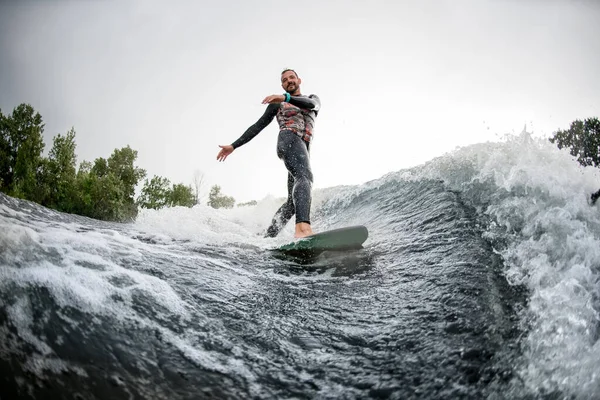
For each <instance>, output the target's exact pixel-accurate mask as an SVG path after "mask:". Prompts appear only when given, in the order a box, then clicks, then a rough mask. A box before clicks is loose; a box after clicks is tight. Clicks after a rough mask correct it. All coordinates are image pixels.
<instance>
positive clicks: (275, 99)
mask: <svg viewBox="0 0 600 400" xmlns="http://www.w3.org/2000/svg"><path fill="white" fill-rule="evenodd" d="M284 101H285V96H284V95H282V94H272V95H270V96H267V97H265V99H264V100H263V101H262V103H263V104H277V103H283V102H284Z"/></svg>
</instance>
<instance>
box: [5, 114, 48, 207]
mask: <svg viewBox="0 0 600 400" xmlns="http://www.w3.org/2000/svg"><path fill="white" fill-rule="evenodd" d="M43 133H44V124H43V121H42V117H41V115H40V114H39V113H36V112H35V110H34V109H33V107H31V106H30V105H29V104H21V105H19V106H17V107H15V109H14V110H13V112H12V115H10V116H5V115H3V114H2V113H1V112H0V157H1V158H2V161H0V180H1V181H2V190H3V191H5V192H7V193H8V194H10V195H13V196H16V197H21V198H25V199H29V200H32V201H37V202H39V200H40V199H39V198H38V196H39V193H40V191H39V190H38V188H37V176H38V174H39V173H40V169H41V168H42V161H41V160H42V152H43V150H44V140H43Z"/></svg>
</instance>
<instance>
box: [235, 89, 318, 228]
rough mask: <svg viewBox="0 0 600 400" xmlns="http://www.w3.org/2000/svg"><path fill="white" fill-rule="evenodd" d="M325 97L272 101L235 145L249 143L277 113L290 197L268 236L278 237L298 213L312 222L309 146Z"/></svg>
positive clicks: (279, 149)
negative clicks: (284, 101)
mask: <svg viewBox="0 0 600 400" xmlns="http://www.w3.org/2000/svg"><path fill="white" fill-rule="evenodd" d="M320 107H321V101H320V100H319V97H318V96H316V95H314V94H313V95H310V96H302V95H300V96H291V98H290V101H289V102H287V103H279V104H269V105H268V106H267V109H266V110H265V113H264V114H263V115H262V117H260V119H259V120H258V121H256V123H255V124H254V125H252V126H251V127H249V128H248V129H247V130H246V132H244V133H243V134H242V136H240V138H239V139H237V140H236V141H235V142H233V143H232V144H231V145H232V146H233V148H234V149H237V148H238V147H240V146H242V145H244V144H246V143H248V142H249V141H250V140H252V139H253V138H254V137H255V136H256V135H258V134H259V133H260V132H261V131H262V130H263V129H264V128H265V127H266V126H267V125H269V124H270V123H271V121H273V118H275V117H277V122H278V123H279V137H278V139H277V156H278V157H279V158H280V159H282V160H283V163H284V164H285V167H286V168H287V170H288V182H287V184H288V197H287V201H286V202H285V203H284V204H283V205H282V206H281V207H280V208H279V210H277V212H276V213H275V216H274V217H273V221H272V222H271V225H270V226H269V228H268V229H267V233H266V235H265V236H267V237H275V236H277V234H278V233H279V231H281V229H282V228H283V227H284V226H285V225H286V224H287V223H288V221H289V220H290V219H291V218H292V216H293V215H294V214H296V223H299V222H307V223H309V224H310V203H311V189H312V182H313V176H312V171H311V169H310V158H309V149H310V142H311V141H312V138H313V131H314V126H315V118H316V117H317V114H318V113H319V109H320Z"/></svg>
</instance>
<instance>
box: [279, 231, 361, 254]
mask: <svg viewBox="0 0 600 400" xmlns="http://www.w3.org/2000/svg"><path fill="white" fill-rule="evenodd" d="M368 237H369V232H368V231H367V228H366V227H365V226H362V225H356V226H349V227H345V228H339V229H333V230H330V231H325V232H320V233H316V234H314V235H311V236H307V237H305V238H302V239H297V240H295V241H293V242H291V243H288V244H284V245H283V246H280V247H277V248H275V249H272V251H274V252H275V253H279V254H282V255H287V256H292V257H301V258H302V257H314V256H317V255H319V254H321V253H323V252H324V251H344V250H354V249H360V248H362V244H363V243H364V242H365V240H367V238H368Z"/></svg>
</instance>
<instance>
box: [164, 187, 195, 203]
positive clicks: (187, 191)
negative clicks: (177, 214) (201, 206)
mask: <svg viewBox="0 0 600 400" xmlns="http://www.w3.org/2000/svg"><path fill="white" fill-rule="evenodd" d="M169 203H170V204H169V205H170V206H171V207H174V206H183V207H192V206H194V205H196V196H195V195H194V192H193V190H192V187H191V186H186V185H184V184H183V183H178V184H176V185H173V188H172V189H171V192H170V194H169Z"/></svg>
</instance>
